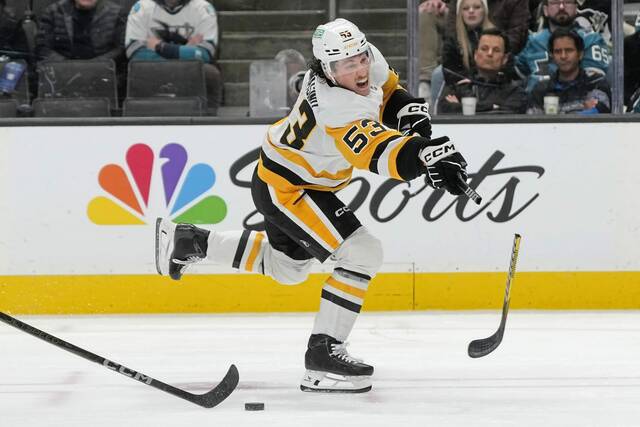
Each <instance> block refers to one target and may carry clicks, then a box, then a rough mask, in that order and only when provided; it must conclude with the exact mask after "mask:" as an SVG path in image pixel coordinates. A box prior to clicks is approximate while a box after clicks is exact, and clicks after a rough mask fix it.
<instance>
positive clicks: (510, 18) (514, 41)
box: [447, 0, 530, 55]
mask: <svg viewBox="0 0 640 427" xmlns="http://www.w3.org/2000/svg"><path fill="white" fill-rule="evenodd" d="M452 2H454V3H451V4H450V6H453V5H454V4H455V3H457V2H456V0H452ZM487 5H488V7H489V19H490V20H491V22H492V23H493V24H494V25H495V26H496V27H497V28H499V29H500V30H502V31H504V33H505V34H506V36H507V38H508V39H509V46H511V54H513V55H515V54H517V53H518V52H520V50H521V49H522V48H523V47H524V45H525V43H526V41H527V32H528V29H529V16H530V15H529V0H487ZM452 9H453V10H456V8H453V7H452ZM447 21H448V22H447V28H455V22H456V13H450V14H449V16H448V18H447Z"/></svg>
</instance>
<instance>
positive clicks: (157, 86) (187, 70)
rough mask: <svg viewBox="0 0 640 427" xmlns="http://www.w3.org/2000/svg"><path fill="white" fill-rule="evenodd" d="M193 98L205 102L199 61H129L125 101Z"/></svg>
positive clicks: (202, 71)
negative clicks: (134, 99)
mask: <svg viewBox="0 0 640 427" xmlns="http://www.w3.org/2000/svg"><path fill="white" fill-rule="evenodd" d="M154 96H158V97H166V98H179V97H192V96H197V97H200V98H201V99H203V100H206V99H207V91H206V86H205V80H204V69H203V67H202V62H201V61H197V60H195V61H186V60H185V61H178V60H175V61H174V60H172V61H131V62H129V73H128V76H127V98H148V97H154Z"/></svg>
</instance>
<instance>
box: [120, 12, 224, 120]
mask: <svg viewBox="0 0 640 427" xmlns="http://www.w3.org/2000/svg"><path fill="white" fill-rule="evenodd" d="M125 43H126V49H127V57H128V58H129V60H132V61H138V60H152V61H155V60H164V59H185V60H186V59H198V60H201V61H202V62H203V63H204V72H205V79H206V83H207V98H208V113H209V114H210V115H215V114H217V109H218V107H219V106H220V103H221V101H222V76H221V74H220V71H219V69H218V68H217V66H216V65H215V64H214V60H215V56H216V50H217V48H218V18H217V15H216V11H215V9H214V8H213V6H212V5H211V4H210V3H208V2H207V1H206V0H155V1H154V0H140V1H138V2H137V3H136V4H135V5H134V6H133V7H132V8H131V11H130V12H129V19H128V21H127V34H126V42H125Z"/></svg>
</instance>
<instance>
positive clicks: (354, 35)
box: [311, 18, 373, 83]
mask: <svg viewBox="0 0 640 427" xmlns="http://www.w3.org/2000/svg"><path fill="white" fill-rule="evenodd" d="M311 43H312V45H313V56H314V57H315V58H316V59H318V60H319V61H320V64H321V65H322V70H323V71H324V74H325V75H326V76H327V77H328V78H329V79H331V81H332V82H334V83H336V80H335V78H336V63H337V62H338V61H342V60H345V59H350V58H353V57H355V56H357V55H360V54H363V53H364V54H366V55H367V58H368V61H367V64H368V63H370V62H371V61H372V60H373V54H372V53H371V48H370V47H369V43H368V42H367V38H366V37H365V35H364V33H363V32H362V31H360V29H359V28H358V27H357V26H356V25H355V24H354V23H352V22H350V21H347V20H346V19H343V18H338V19H336V20H334V21H331V22H328V23H326V24H322V25H319V26H318V28H316V30H315V32H314V33H313V37H312V38H311ZM352 70H353V68H352Z"/></svg>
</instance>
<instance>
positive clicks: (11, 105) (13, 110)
mask: <svg viewBox="0 0 640 427" xmlns="http://www.w3.org/2000/svg"><path fill="white" fill-rule="evenodd" d="M17 115H18V101H16V100H15V99H10V98H9V99H0V117H16V116H17Z"/></svg>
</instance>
